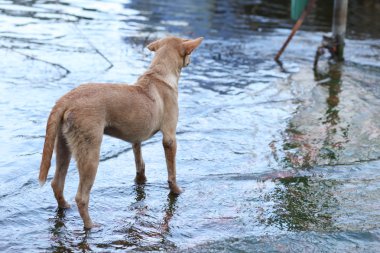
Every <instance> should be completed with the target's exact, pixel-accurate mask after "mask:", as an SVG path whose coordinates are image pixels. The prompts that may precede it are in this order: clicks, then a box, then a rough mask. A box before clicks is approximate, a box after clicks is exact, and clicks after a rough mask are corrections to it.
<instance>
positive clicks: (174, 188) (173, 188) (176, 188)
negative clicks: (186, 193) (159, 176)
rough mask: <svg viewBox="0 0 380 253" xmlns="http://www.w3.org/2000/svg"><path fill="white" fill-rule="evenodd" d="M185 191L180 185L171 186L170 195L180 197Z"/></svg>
mask: <svg viewBox="0 0 380 253" xmlns="http://www.w3.org/2000/svg"><path fill="white" fill-rule="evenodd" d="M182 192H183V190H182V189H181V188H180V187H179V186H178V185H170V193H171V194H174V195H180V194H181V193H182Z"/></svg>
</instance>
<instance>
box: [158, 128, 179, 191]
mask: <svg viewBox="0 0 380 253" xmlns="http://www.w3.org/2000/svg"><path fill="white" fill-rule="evenodd" d="M162 143H163V146H164V150H165V158H166V166H167V169H168V183H169V188H170V191H171V192H172V193H174V194H180V193H181V192H182V190H181V188H179V187H178V185H177V180H176V162H175V156H176V153H177V141H176V138H175V135H174V137H168V136H165V135H164V139H163V141H162Z"/></svg>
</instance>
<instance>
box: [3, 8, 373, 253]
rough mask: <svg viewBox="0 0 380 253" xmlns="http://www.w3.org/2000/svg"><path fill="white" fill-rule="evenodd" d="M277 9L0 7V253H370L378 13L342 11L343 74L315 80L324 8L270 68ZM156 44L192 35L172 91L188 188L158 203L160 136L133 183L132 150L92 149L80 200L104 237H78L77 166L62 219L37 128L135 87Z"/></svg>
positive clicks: (161, 195)
mask: <svg viewBox="0 0 380 253" xmlns="http://www.w3.org/2000/svg"><path fill="white" fill-rule="evenodd" d="M289 5H290V3H284V2H283V1H273V2H271V3H268V1H250V2H246V1H218V2H217V1H206V2H204V1H193V2H189V1H179V2H176V3H166V2H163V1H162V2H161V1H154V2H153V1H130V2H124V1H101V2H100V1H26V2H22V3H21V2H18V1H0V17H1V18H0V20H1V26H0V58H1V60H0V115H1V117H0V143H1V144H0V151H1V154H2V155H1V156H0V225H1V230H0V235H1V236H0V251H2V252H26V251H27V252H80V251H83V252H87V251H95V252H114V251H122V252H124V251H127V250H130V251H164V252H166V251H178V252H183V251H185V252H313V251H315V252H376V250H377V249H378V248H379V247H380V209H379V206H380V202H379V199H380V191H379V188H380V169H379V168H380V162H379V157H380V146H379V140H380V136H379V135H380V121H379V117H378V115H379V112H380V107H379V105H380V104H379V103H380V89H379V88H378V84H379V82H380V64H379V62H380V61H379V60H380V47H379V45H380V43H379V42H380V41H379V38H380V34H379V31H380V29H379V25H378V24H379V22H376V20H378V17H377V15H376V10H379V8H380V6H379V4H377V3H376V1H366V3H365V4H364V3H359V1H350V9H351V10H354V9H355V10H362V12H359V11H358V12H354V11H351V13H350V18H349V24H348V39H347V41H346V43H347V47H346V61H345V62H344V63H343V64H328V61H327V59H326V58H323V59H322V61H321V62H320V65H319V68H318V71H316V72H314V71H313V70H312V63H313V57H314V53H315V49H316V48H317V47H318V45H319V43H320V41H321V39H322V34H323V33H324V32H326V31H329V29H330V21H331V17H330V15H331V6H329V5H328V4H327V3H323V4H321V5H319V6H318V7H317V10H316V11H315V12H314V13H313V14H312V15H311V17H310V18H309V19H308V21H307V22H306V24H305V26H304V27H303V30H302V31H300V32H299V33H297V35H296V36H295V38H294V40H293V41H292V43H291V45H290V47H289V48H288V49H287V51H286V52H285V54H284V55H283V61H284V68H283V69H282V68H280V67H279V66H278V65H277V64H276V63H275V62H274V61H273V57H274V55H275V54H276V52H277V50H278V49H279V48H280V47H281V45H282V43H283V41H284V40H285V38H286V36H287V35H288V34H289V32H290V30H289V29H290V28H291V26H292V22H291V21H290V20H289V19H288V16H289V14H288V10H289ZM361 17H362V18H361ZM360 18H361V19H360ZM360 22H362V23H361V24H362V25H361V26H360ZM371 22H372V23H373V24H372V25H368V24H370V23H371ZM167 34H174V35H177V36H181V37H189V38H192V37H197V36H205V41H204V43H203V45H202V46H201V47H200V48H199V50H197V51H196V52H195V53H194V55H193V57H192V63H191V64H190V66H189V67H188V68H186V69H184V70H183V72H182V77H181V79H180V84H179V100H180V101H179V104H180V118H179V124H178V129H177V140H178V145H179V146H178V153H177V167H178V181H179V184H180V185H181V186H182V187H183V189H184V190H185V191H184V193H183V194H182V195H180V196H179V197H173V196H170V195H168V193H169V190H168V188H167V184H166V165H165V159H164V152H163V148H162V144H161V136H160V134H158V135H157V136H155V137H153V138H152V139H151V140H149V141H147V142H146V143H145V144H144V146H143V156H144V159H145V162H146V168H147V177H148V183H147V184H146V185H144V186H136V185H135V184H134V182H133V178H134V174H135V168H134V160H133V154H132V153H133V152H132V150H131V147H130V144H128V143H125V142H122V141H119V140H116V139H112V138H110V137H105V138H104V141H103V144H102V150H101V163H100V166H99V170H98V175H97V178H96V181H95V185H94V187H93V190H92V194H91V200H90V213H91V214H92V217H93V220H94V221H96V222H97V223H100V224H101V226H100V227H99V228H95V229H92V230H91V231H85V230H84V229H83V225H82V221H81V219H80V216H79V213H78V211H77V208H76V206H75V201H74V197H75V193H76V188H77V185H78V173H77V169H76V166H75V163H72V164H71V165H70V168H69V173H68V176H67V180H66V187H65V194H66V196H67V198H68V200H69V201H70V203H71V204H72V208H71V209H68V210H64V211H63V210H58V209H57V207H56V202H55V199H54V196H53V192H52V190H51V188H50V187H49V186H48V184H47V186H44V187H42V188H41V187H39V185H38V180H37V177H38V169H39V163H40V159H41V152H42V145H43V141H44V134H45V125H46V120H47V116H48V114H49V112H50V109H51V107H52V106H53V105H54V102H55V101H56V100H57V99H58V98H59V97H60V96H62V95H63V94H64V93H66V92H67V91H69V90H71V89H73V88H74V87H76V86H78V85H79V84H81V83H86V82H91V81H96V82H126V83H131V84H132V83H133V82H134V81H135V80H136V79H137V77H138V76H139V75H140V74H141V73H143V72H144V70H145V69H146V68H147V66H148V65H149V62H150V60H151V58H152V54H151V53H150V52H149V51H148V50H147V49H145V46H146V44H147V43H148V42H150V41H152V40H154V39H155V38H160V37H163V36H166V35H167ZM53 164H54V163H53ZM53 167H54V166H53ZM53 172H54V169H53V168H52V169H51V171H50V174H49V178H48V181H50V180H51V178H52V176H53Z"/></svg>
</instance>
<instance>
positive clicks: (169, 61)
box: [147, 52, 182, 91]
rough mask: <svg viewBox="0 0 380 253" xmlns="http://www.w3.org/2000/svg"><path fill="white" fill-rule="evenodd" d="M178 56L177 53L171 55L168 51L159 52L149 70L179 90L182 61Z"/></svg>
mask: <svg viewBox="0 0 380 253" xmlns="http://www.w3.org/2000/svg"><path fill="white" fill-rule="evenodd" d="M177 58H178V57H177V56H176V55H170V53H167V52H157V53H156V55H155V56H154V58H153V60H152V63H151V65H150V67H149V69H148V71H147V72H153V73H154V74H155V77H156V78H158V79H160V80H161V81H163V82H164V83H165V84H167V85H168V86H169V87H170V88H172V89H174V90H175V91H178V81H179V77H180V74H181V69H182V62H179V59H177ZM181 61H182V59H181Z"/></svg>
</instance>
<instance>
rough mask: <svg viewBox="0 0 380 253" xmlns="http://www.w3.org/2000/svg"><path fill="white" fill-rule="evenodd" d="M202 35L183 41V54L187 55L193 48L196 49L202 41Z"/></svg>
mask: <svg viewBox="0 0 380 253" xmlns="http://www.w3.org/2000/svg"><path fill="white" fill-rule="evenodd" d="M202 40H203V37H199V38H196V39H194V40H189V41H185V42H183V46H184V48H185V54H186V55H189V54H191V52H193V50H194V49H196V48H197V47H198V46H199V45H200V44H201V42H202Z"/></svg>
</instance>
